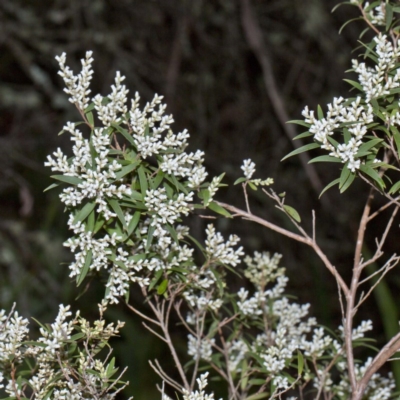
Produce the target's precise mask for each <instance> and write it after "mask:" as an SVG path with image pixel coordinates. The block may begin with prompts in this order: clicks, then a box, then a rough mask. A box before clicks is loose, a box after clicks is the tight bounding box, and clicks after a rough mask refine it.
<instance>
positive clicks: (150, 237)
mask: <svg viewBox="0 0 400 400" xmlns="http://www.w3.org/2000/svg"><path fill="white" fill-rule="evenodd" d="M155 230H156V227H155V226H152V225H150V226H149V229H148V231H147V242H146V252H148V251H149V250H150V246H151V243H152V242H153V235H154V231H155Z"/></svg>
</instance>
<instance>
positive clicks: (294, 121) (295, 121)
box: [286, 119, 311, 128]
mask: <svg viewBox="0 0 400 400" xmlns="http://www.w3.org/2000/svg"><path fill="white" fill-rule="evenodd" d="M286 123H287V124H296V125H301V126H305V127H306V128H309V127H310V126H311V125H310V124H307V122H305V121H303V120H302V119H292V120H291V121H288V122H286Z"/></svg>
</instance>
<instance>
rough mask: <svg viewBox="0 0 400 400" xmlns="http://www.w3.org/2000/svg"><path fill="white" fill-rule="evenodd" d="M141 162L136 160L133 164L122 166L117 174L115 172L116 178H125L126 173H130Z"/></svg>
mask: <svg viewBox="0 0 400 400" xmlns="http://www.w3.org/2000/svg"><path fill="white" fill-rule="evenodd" d="M139 163H140V161H136V162H135V163H133V164H129V165H126V166H125V167H122V168H121V169H120V170H119V171H118V172H117V173H116V174H115V180H116V181H118V180H120V179H121V178H123V177H124V176H125V175H128V174H129V172H132V171H133V170H134V169H135V168H136V167H137V166H138V164H139Z"/></svg>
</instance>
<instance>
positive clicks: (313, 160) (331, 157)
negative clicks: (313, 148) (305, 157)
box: [308, 156, 342, 164]
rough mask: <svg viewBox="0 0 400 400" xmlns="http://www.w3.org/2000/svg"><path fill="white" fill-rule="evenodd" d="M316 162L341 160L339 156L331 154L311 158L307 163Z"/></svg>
mask: <svg viewBox="0 0 400 400" xmlns="http://www.w3.org/2000/svg"><path fill="white" fill-rule="evenodd" d="M316 162H336V163H340V162H342V160H341V159H340V158H337V157H333V156H319V157H315V158H313V159H311V160H310V161H309V162H308V163H309V164H311V163H316Z"/></svg>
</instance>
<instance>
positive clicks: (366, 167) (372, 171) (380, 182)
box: [360, 165, 386, 189]
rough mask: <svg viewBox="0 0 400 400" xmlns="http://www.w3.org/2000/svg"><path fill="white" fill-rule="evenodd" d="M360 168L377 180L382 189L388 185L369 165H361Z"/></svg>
mask: <svg viewBox="0 0 400 400" xmlns="http://www.w3.org/2000/svg"><path fill="white" fill-rule="evenodd" d="M360 170H361V171H362V172H364V174H366V175H368V176H369V177H370V178H371V179H372V180H373V181H375V182H376V183H377V184H378V186H379V187H380V188H381V189H384V188H385V187H386V184H385V182H383V180H382V178H381V177H380V176H379V174H378V173H377V172H376V171H375V170H374V169H372V168H371V167H370V166H369V165H361V166H360Z"/></svg>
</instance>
